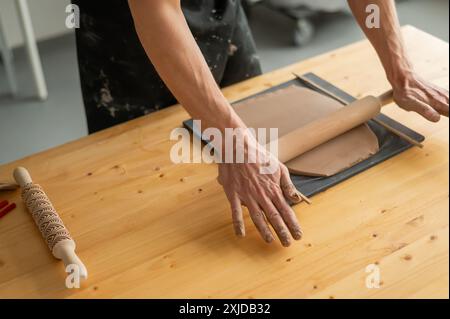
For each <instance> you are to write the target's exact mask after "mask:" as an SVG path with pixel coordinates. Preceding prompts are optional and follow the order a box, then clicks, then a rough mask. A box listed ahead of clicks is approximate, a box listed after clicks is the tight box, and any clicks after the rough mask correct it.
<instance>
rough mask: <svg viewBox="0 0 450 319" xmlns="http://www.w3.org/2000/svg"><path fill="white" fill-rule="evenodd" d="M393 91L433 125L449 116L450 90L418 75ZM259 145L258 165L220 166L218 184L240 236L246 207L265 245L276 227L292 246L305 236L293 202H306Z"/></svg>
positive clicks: (252, 144) (282, 168) (401, 102)
mask: <svg viewBox="0 0 450 319" xmlns="http://www.w3.org/2000/svg"><path fill="white" fill-rule="evenodd" d="M393 89H394V100H395V102H396V103H397V104H398V105H399V106H400V107H401V108H403V109H405V110H407V111H414V112H417V113H419V114H420V115H422V116H423V117H424V118H426V119H427V120H429V121H432V122H437V121H439V119H440V117H441V115H443V116H446V117H448V110H449V105H448V95H449V94H448V91H446V90H444V89H442V88H439V87H437V86H435V85H433V84H431V83H429V82H427V81H425V80H423V79H421V78H419V77H417V76H413V77H411V78H410V79H409V80H407V81H406V82H405V83H403V84H402V85H401V86H399V87H394V88H393ZM255 143H257V142H256V141H255V140H254V139H248V144H247V145H246V147H249V148H254V147H256V148H257V149H258V150H259V151H258V153H257V154H258V157H257V158H258V159H259V160H258V161H256V163H239V164H219V177H218V181H219V183H220V184H221V185H222V186H223V188H224V191H225V194H226V195H227V198H228V200H229V202H230V205H231V212H232V219H233V226H234V230H235V233H236V235H238V236H240V237H243V236H245V225H244V218H243V212H242V205H244V206H246V207H247V208H248V211H249V214H250V217H251V219H252V221H253V223H254V224H255V226H256V228H257V229H258V232H259V234H260V235H261V237H262V238H263V240H264V241H265V242H267V243H271V242H273V241H274V239H275V238H274V235H273V233H272V231H271V227H272V228H273V230H274V231H275V233H276V235H277V236H278V239H279V240H280V242H281V244H282V245H283V246H285V247H288V246H289V245H290V244H291V243H292V238H293V239H295V240H300V239H301V237H302V230H301V228H300V225H299V222H298V219H297V217H296V215H295V213H294V211H293V210H292V208H291V207H290V205H289V203H293V204H296V203H299V202H301V201H302V199H301V197H300V195H299V194H298V192H297V190H296V188H295V186H294V185H293V183H292V181H291V179H290V176H289V172H288V169H287V168H286V166H285V165H283V164H282V163H280V162H279V161H278V160H277V159H275V158H270V157H272V155H271V154H270V153H268V152H267V151H266V150H265V148H261V147H259V148H258V147H257V145H255ZM269 158H270V160H272V161H275V164H276V170H275V171H274V172H273V173H272V174H261V170H260V169H261V166H262V165H263V164H262V163H267V160H268V159H269ZM269 224H270V225H271V227H270V226H269Z"/></svg>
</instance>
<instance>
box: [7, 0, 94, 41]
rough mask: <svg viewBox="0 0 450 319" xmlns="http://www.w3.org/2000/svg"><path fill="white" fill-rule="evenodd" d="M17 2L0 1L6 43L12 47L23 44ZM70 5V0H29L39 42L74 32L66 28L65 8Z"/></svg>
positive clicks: (13, 0) (10, 0) (9, 0)
mask: <svg viewBox="0 0 450 319" xmlns="http://www.w3.org/2000/svg"><path fill="white" fill-rule="evenodd" d="M15 1H16V0H0V20H1V23H2V26H3V29H4V30H3V31H4V33H5V36H6V41H7V43H8V45H9V46H10V47H17V46H20V45H22V44H23V40H22V36H21V31H20V25H19V23H18V21H19V20H18V15H17V9H16V5H15ZM93 1H95V0H93ZM69 3H70V1H69V0H28V6H29V8H30V12H31V18H32V22H33V26H34V31H35V33H36V38H37V39H38V40H45V39H49V38H52V37H55V36H58V35H62V34H65V33H70V32H73V30H70V29H67V28H66V26H65V19H66V16H67V14H66V12H65V8H66V6H67V5H68V4H69Z"/></svg>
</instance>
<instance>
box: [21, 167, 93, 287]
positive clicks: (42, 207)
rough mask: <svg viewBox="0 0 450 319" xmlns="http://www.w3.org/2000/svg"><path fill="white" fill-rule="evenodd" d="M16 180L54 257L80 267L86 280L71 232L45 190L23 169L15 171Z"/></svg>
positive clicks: (81, 275)
mask: <svg viewBox="0 0 450 319" xmlns="http://www.w3.org/2000/svg"><path fill="white" fill-rule="evenodd" d="M14 178H15V179H16V181H17V183H18V184H19V185H20V187H21V188H22V199H23V201H24V203H25V205H26V207H27V208H28V210H29V212H30V213H31V216H33V219H34V221H35V223H36V225H37V226H38V228H39V231H40V232H41V234H42V237H44V239H45V242H46V243H47V245H48V247H49V248H50V251H51V252H52V254H53V256H55V258H57V259H61V260H62V261H63V262H64V265H65V266H66V267H67V266H68V265H72V266H73V265H76V266H78V271H79V275H80V277H81V278H82V279H86V278H87V269H86V267H85V266H84V264H83V263H82V261H81V260H80V258H78V256H77V255H76V254H75V241H74V240H73V239H72V237H70V234H69V231H68V230H67V228H66V226H64V223H63V221H62V219H61V218H60V217H59V215H58V213H57V212H56V210H55V208H54V207H53V205H52V203H51V202H50V199H49V198H48V197H47V195H46V194H45V192H44V190H43V189H42V188H41V186H39V185H38V184H34V183H33V181H32V179H31V177H30V174H29V173H28V171H27V170H26V169H25V168H23V167H18V168H16V169H15V170H14Z"/></svg>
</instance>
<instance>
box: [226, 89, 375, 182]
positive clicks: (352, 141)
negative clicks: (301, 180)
mask: <svg viewBox="0 0 450 319" xmlns="http://www.w3.org/2000/svg"><path fill="white" fill-rule="evenodd" d="M342 107H345V106H343V105H342V104H340V103H339V102H337V101H335V100H333V99H331V98H329V97H326V96H324V95H322V94H320V93H317V92H314V91H312V90H310V89H307V88H302V87H299V86H295V85H293V86H289V87H287V88H284V89H280V90H278V91H276V92H271V93H267V94H264V95H261V96H257V97H255V98H252V99H249V100H246V101H243V102H240V103H238V104H236V105H235V107H234V108H235V110H236V112H237V113H238V114H239V116H240V117H241V118H242V120H243V121H244V122H245V123H246V125H247V126H248V127H251V128H254V129H258V128H267V129H268V128H278V130H279V131H278V135H279V137H282V136H284V135H286V134H287V133H289V132H292V131H293V130H295V129H296V128H299V127H302V126H304V125H306V124H308V123H310V122H312V121H314V120H317V119H320V118H323V117H326V116H327V115H329V114H330V113H333V112H335V111H336V110H338V109H339V108H342ZM267 136H269V134H267ZM378 147H379V146H378V139H377V137H376V136H375V134H374V133H373V132H372V130H371V129H370V128H369V127H368V126H367V124H362V125H360V126H358V127H355V128H354V129H351V130H350V131H348V132H346V133H344V134H341V135H339V136H338V137H335V138H332V139H330V140H329V141H328V142H326V143H323V144H321V145H319V146H317V147H316V148H314V149H312V150H310V151H308V152H306V153H304V154H302V155H300V156H298V157H296V158H294V159H292V160H290V161H288V162H287V163H286V166H287V167H288V168H289V170H290V172H292V173H294V174H301V175H309V176H331V175H334V174H336V173H338V172H340V171H342V170H344V169H346V168H348V167H351V166H353V165H354V164H356V163H358V162H360V161H362V160H365V159H367V158H368V157H370V156H372V155H373V154H375V153H376V152H378Z"/></svg>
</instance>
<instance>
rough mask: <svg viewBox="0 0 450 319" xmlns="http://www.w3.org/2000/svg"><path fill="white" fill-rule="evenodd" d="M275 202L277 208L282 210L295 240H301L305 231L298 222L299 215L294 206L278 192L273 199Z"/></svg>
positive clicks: (281, 212)
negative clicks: (296, 213) (296, 214)
mask: <svg viewBox="0 0 450 319" xmlns="http://www.w3.org/2000/svg"><path fill="white" fill-rule="evenodd" d="M273 203H274V205H275V207H276V208H277V210H278V211H279V212H280V214H281V217H282V218H283V220H284V222H285V224H286V226H287V227H288V229H289V231H290V232H291V235H292V237H293V238H294V239H295V240H300V239H301V238H302V236H303V232H302V230H301V228H300V225H299V223H298V219H297V216H295V213H294V211H293V210H292V208H291V207H290V206H289V205H288V204H287V202H286V200H285V199H284V197H283V196H282V195H281V194H277V195H276V196H275V198H274V200H273Z"/></svg>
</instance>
